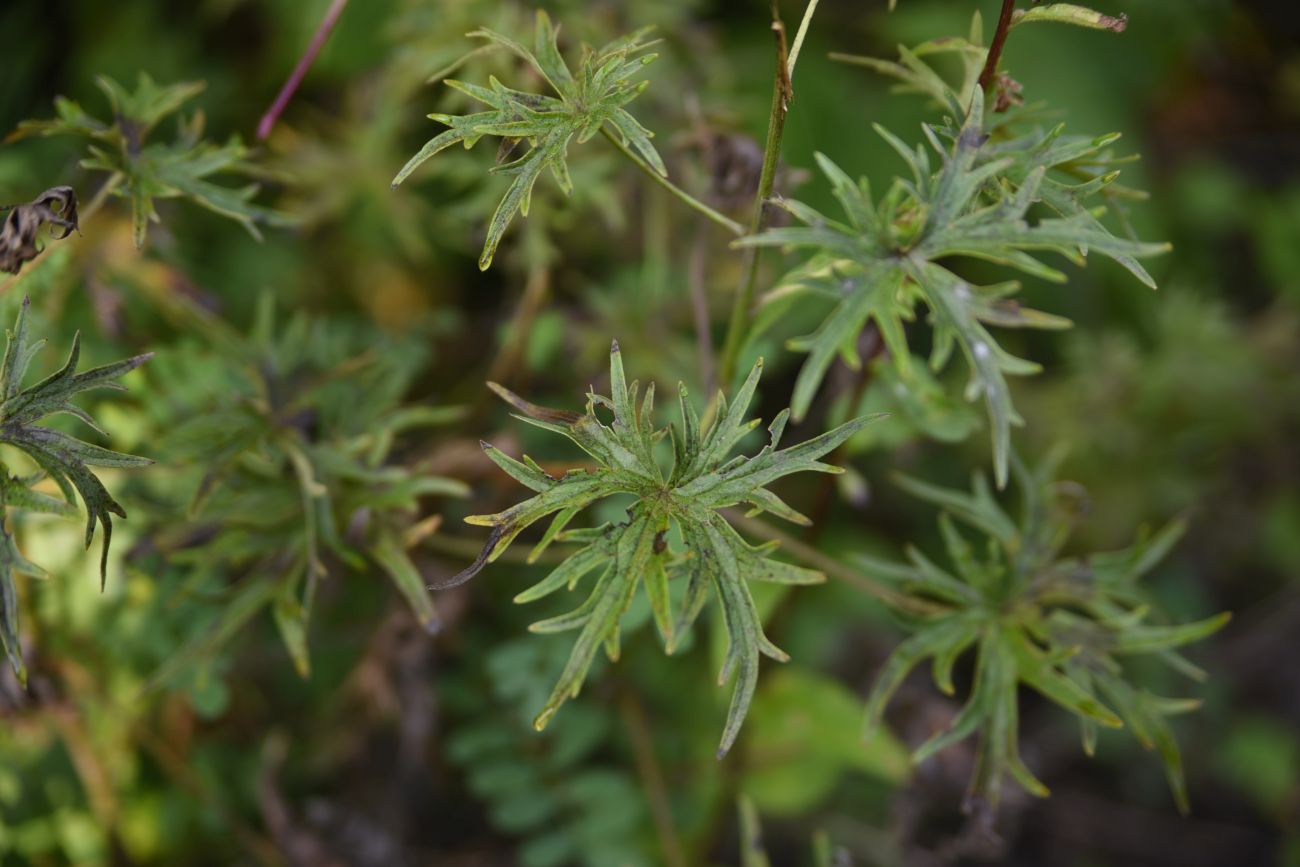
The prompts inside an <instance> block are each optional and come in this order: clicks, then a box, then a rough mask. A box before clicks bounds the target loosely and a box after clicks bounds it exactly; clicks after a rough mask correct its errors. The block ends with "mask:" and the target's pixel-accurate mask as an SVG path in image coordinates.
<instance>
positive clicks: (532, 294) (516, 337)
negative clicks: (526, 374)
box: [485, 266, 551, 393]
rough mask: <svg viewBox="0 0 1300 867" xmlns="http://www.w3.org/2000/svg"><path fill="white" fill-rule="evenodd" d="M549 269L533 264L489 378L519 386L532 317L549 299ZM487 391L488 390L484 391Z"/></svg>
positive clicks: (535, 316) (489, 372) (534, 317)
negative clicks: (520, 362)
mask: <svg viewBox="0 0 1300 867" xmlns="http://www.w3.org/2000/svg"><path fill="white" fill-rule="evenodd" d="M550 276H551V275H550V271H549V270H548V269H547V268H545V267H543V266H537V267H534V268H530V269H529V271H528V279H527V281H526V282H525V283H524V294H523V297H522V298H520V299H519V306H518V307H516V308H515V313H514V316H513V317H512V319H511V321H510V326H509V328H508V329H507V330H506V334H505V339H504V342H503V343H502V345H501V349H500V350H499V351H498V353H497V357H496V361H494V362H492V366H491V367H490V368H489V369H488V379H490V380H492V381H493V382H500V383H505V384H506V385H509V386H511V387H513V388H518V380H517V378H516V371H515V368H516V367H517V366H518V364H519V360H520V359H521V358H522V357H523V355H524V353H525V351H526V350H527V349H528V337H529V333H530V332H531V331H532V327H533V321H534V320H535V319H536V318H537V313H538V311H539V310H541V308H542V304H543V303H544V302H545V301H546V296H547V294H548V293H549V291H550V286H551V280H550ZM485 393H486V392H485Z"/></svg>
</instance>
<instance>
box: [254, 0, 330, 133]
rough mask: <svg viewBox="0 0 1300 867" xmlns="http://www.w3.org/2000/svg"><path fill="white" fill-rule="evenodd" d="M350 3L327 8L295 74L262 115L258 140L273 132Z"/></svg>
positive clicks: (299, 60)
mask: <svg viewBox="0 0 1300 867" xmlns="http://www.w3.org/2000/svg"><path fill="white" fill-rule="evenodd" d="M347 5H348V0H334V2H332V3H330V8H329V9H327V10H325V17H324V18H322V19H321V20H320V25H319V26H318V27H317V28H316V32H315V33H314V34H312V37H311V43H310V44H309V45H308V46H307V50H306V51H304V52H303V55H302V57H300V58H299V59H298V65H297V66H295V67H294V68H293V74H292V75H290V76H289V80H288V81H286V82H285V83H284V87H282V88H280V93H279V94H278V95H277V96H276V97H275V102H273V103H271V107H270V108H269V109H267V110H266V114H264V115H262V120H261V121H260V122H259V123H258V124H257V140H258V141H263V140H265V139H266V137H267V136H269V135H270V134H271V128H272V127H274V126H275V122H276V121H277V120H279V119H280V115H281V114H282V113H283V112H284V109H285V107H286V106H287V105H288V104H289V100H291V99H293V95H294V92H295V91H297V90H298V85H300V84H302V80H303V78H304V77H305V76H306V75H307V70H309V69H311V65H312V63H314V62H315V60H316V55H317V54H320V50H321V48H322V47H323V46H324V45H325V42H326V40H328V39H329V38H330V34H331V33H332V32H334V25H335V24H338V23H339V16H340V15H342V14H343V9H344V7H346V6H347Z"/></svg>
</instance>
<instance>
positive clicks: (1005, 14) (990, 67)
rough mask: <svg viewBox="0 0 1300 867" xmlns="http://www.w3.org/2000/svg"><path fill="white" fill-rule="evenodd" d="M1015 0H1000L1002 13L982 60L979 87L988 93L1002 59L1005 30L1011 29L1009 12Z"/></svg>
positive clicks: (1005, 36) (1012, 10)
mask: <svg viewBox="0 0 1300 867" xmlns="http://www.w3.org/2000/svg"><path fill="white" fill-rule="evenodd" d="M1015 8H1016V0H1002V14H1001V15H999V16H998V29H997V30H996V31H994V33H993V41H992V42H990V43H989V54H988V57H987V58H986V59H985V60H984V69H982V70H981V71H980V87H982V88H984V92H985V93H988V91H989V90H990V89H992V87H993V81H994V79H995V78H996V76H997V74H998V61H999V60H1001V59H1002V48H1003V46H1005V45H1006V42H1007V31H1009V30H1010V29H1011V13H1012V12H1014V11H1015Z"/></svg>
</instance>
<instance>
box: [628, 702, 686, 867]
mask: <svg viewBox="0 0 1300 867" xmlns="http://www.w3.org/2000/svg"><path fill="white" fill-rule="evenodd" d="M619 710H620V712H621V714H622V717H623V724H624V725H625V726H626V727H627V734H628V740H629V741H631V743H632V757H633V759H634V761H635V762H636V770H637V775H638V776H640V777H641V782H642V785H643V787H644V789H645V793H646V800H647V801H649V803H650V817H651V819H653V821H654V824H655V834H656V835H657V836H658V838H659V848H660V850H661V851H662V853H663V856H664V864H666V865H667V867H686V865H687V863H688V862H687V860H686V853H685V851H684V850H683V849H682V840H681V836H680V835H679V834H678V833H677V826H676V825H675V824H674V823H673V811H672V804H671V802H670V800H669V796H668V784H667V782H666V780H665V779H664V772H663V769H662V768H661V767H660V766H659V759H658V757H657V756H656V755H655V744H654V736H653V735H652V734H651V730H650V720H649V718H648V717H647V716H646V711H645V707H644V705H642V704H641V700H640V699H638V698H637V695H636V693H635V692H634V691H633V690H631V689H626V688H625V689H622V690H620V694H619Z"/></svg>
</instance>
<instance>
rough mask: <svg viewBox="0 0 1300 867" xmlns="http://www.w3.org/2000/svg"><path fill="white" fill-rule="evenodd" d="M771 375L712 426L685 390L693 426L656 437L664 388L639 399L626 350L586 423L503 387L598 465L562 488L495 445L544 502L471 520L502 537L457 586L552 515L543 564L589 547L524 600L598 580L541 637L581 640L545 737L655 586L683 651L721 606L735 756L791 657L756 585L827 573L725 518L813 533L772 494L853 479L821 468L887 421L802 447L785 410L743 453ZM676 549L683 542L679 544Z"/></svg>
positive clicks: (612, 652)
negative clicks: (793, 478)
mask: <svg viewBox="0 0 1300 867" xmlns="http://www.w3.org/2000/svg"><path fill="white" fill-rule="evenodd" d="M761 372H762V362H761V360H760V361H759V363H758V364H756V365H755V366H754V368H753V370H752V371H751V372H750V374H749V376H748V378H747V379H746V380H745V382H744V384H743V385H742V386H741V387H740V390H739V391H738V392H737V394H736V395H735V398H734V400H733V401H732V402H730V403H728V402H727V400H726V399H725V397H723V396H722V395H719V396H718V401H717V410H716V413H715V414H714V417H713V419H712V421H711V422H710V423H708V424H703V423H702V422H701V420H700V418H699V416H698V414H697V413H696V410H695V408H694V406H693V405H692V404H691V403H690V401H689V400H688V399H687V393H686V389H685V387H684V386H679V390H678V398H679V406H680V411H681V426H680V428H679V427H677V426H675V425H673V426H669V427H667V428H656V427H655V424H654V419H653V413H654V402H655V389H654V384H653V383H651V384H650V385H649V386H648V387H647V388H646V391H645V396H644V398H643V399H641V400H640V401H638V391H639V387H638V384H637V383H635V382H633V383H632V384H631V386H629V385H628V383H627V380H626V377H625V374H624V372H623V359H622V355H621V353H620V351H619V348H618V344H617V343H615V344H614V346H613V349H612V350H611V353H610V396H609V397H606V396H604V395H598V394H594V393H589V394H588V395H587V407H586V411H585V412H583V413H576V412H571V411H568V410H556V409H548V408H546V407H540V406H536V405H534V404H531V403H529V402H527V401H525V400H523V399H522V398H520V397H518V396H517V395H515V394H513V393H511V392H509V391H507V390H506V389H504V388H502V387H501V386H499V385H495V384H492V387H493V389H494V390H495V391H496V392H497V393H498V394H500V395H501V396H502V397H503V398H504V399H505V400H506V401H507V402H509V403H510V404H511V405H512V406H514V407H515V408H516V409H518V410H519V411H520V414H519V415H517V416H516V417H517V418H519V419H521V420H522V421H526V422H528V423H530V424H533V425H536V426H537V427H540V428H543V429H545V430H549V431H552V432H554V433H558V434H560V435H562V436H564V437H567V438H568V439H569V440H571V441H572V442H573V443H574V444H575V445H577V446H578V447H579V448H580V449H582V450H583V451H584V452H586V454H587V455H588V456H589V457H590V458H591V460H592V461H594V463H595V466H594V468H593V469H586V468H577V469H572V470H569V471H568V472H566V473H565V474H564V475H563V476H562V477H560V478H555V477H553V476H551V475H549V474H548V473H546V472H545V471H544V470H543V469H542V468H541V467H540V466H539V465H538V464H537V463H536V462H534V461H532V460H531V459H529V458H527V457H525V458H524V460H523V461H522V462H520V461H517V460H515V459H514V458H511V457H509V456H507V455H505V454H504V453H502V452H501V451H500V450H499V449H496V448H494V447H492V446H490V445H488V444H486V443H484V445H483V448H484V450H485V451H486V453H487V456H488V457H489V458H491V460H492V461H493V462H494V463H495V464H497V466H499V467H501V469H503V470H505V471H506V472H507V473H508V474H509V475H510V476H511V477H513V478H514V479H515V480H517V481H518V482H520V483H521V484H523V485H525V486H526V487H528V488H530V489H532V490H533V491H535V492H536V495H535V496H533V497H531V498H529V499H527V500H525V501H523V502H522V503H519V504H518V505H515V506H513V507H511V508H509V509H507V510H505V511H503V512H499V513H497V514H493V515H478V516H472V517H470V518H467V519H466V520H467V521H468V522H470V523H473V524H480V525H483V526H488V527H491V528H492V535H491V537H490V539H489V541H488V543H487V546H486V547H485V548H484V550H483V553H482V554H481V555H480V557H479V559H478V561H477V562H476V563H474V564H473V565H472V566H471V567H470V568H468V569H466V570H465V571H464V572H462V573H461V574H460V575H458V576H456V578H455V579H453V583H460V582H463V581H467V580H469V579H470V578H472V577H473V576H474V575H476V574H477V573H478V572H479V571H480V570H481V569H482V568H483V567H484V566H485V565H486V564H487V563H490V562H492V561H493V560H495V559H496V558H497V557H499V556H500V555H501V553H502V552H503V551H505V550H506V548H508V547H509V546H510V544H511V543H512V542H513V541H514V539H515V538H516V537H517V536H518V535H519V533H521V532H522V531H523V530H524V529H525V528H527V527H528V526H530V525H532V524H534V523H536V522H537V521H539V520H541V519H542V518H544V517H546V516H548V515H554V518H553V519H552V521H551V523H550V526H549V527H548V529H547V530H546V532H545V534H544V535H543V537H542V539H541V541H540V542H539V543H538V544H537V546H536V547H535V548H534V549H533V551H532V554H531V555H530V558H533V559H535V558H536V557H537V556H539V555H540V554H541V552H542V551H544V550H545V549H546V548H547V547H548V546H549V545H550V544H551V543H552V542H554V541H563V542H574V543H578V544H580V545H581V547H580V548H579V549H578V550H577V551H576V552H574V553H573V554H571V555H569V556H568V557H567V558H566V559H565V560H564V561H563V563H561V564H560V565H559V566H558V567H556V568H555V569H554V570H553V571H552V572H551V573H550V574H548V575H547V576H546V577H545V578H543V579H542V580H541V581H540V582H539V583H538V584H537V585H535V586H534V587H532V588H530V589H528V590H525V591H524V592H523V593H521V594H519V595H518V596H517V597H516V598H515V601H516V602H531V601H533V600H536V599H540V598H542V597H544V596H547V595H549V594H551V593H554V592H555V591H557V590H559V589H560V588H562V587H568V588H569V589H571V590H572V589H574V588H575V587H576V586H577V585H578V583H579V582H581V581H582V580H583V578H584V576H586V575H588V574H592V573H594V575H595V578H594V583H593V584H592V587H591V591H590V595H589V596H588V598H587V600H586V601H585V602H584V603H583V604H582V605H580V606H579V607H578V608H576V609H574V610H573V611H571V612H569V613H568V614H564V615H561V616H559V617H554V618H551V619H548V620H543V621H541V622H539V623H535V624H533V626H532V627H531V629H532V631H534V632H542V633H550V632H561V631H569V630H577V631H578V638H577V641H576V643H575V644H574V647H573V651H572V654H571V655H570V657H569V662H568V664H567V665H566V666H565V668H564V671H563V672H562V673H561V675H560V678H559V681H558V683H556V685H555V689H554V690H553V691H552V693H551V696H550V698H549V699H548V700H547V702H546V705H545V706H544V707H543V708H542V710H541V712H540V713H539V714H538V716H537V719H536V723H535V724H536V726H537V727H538V728H542V727H543V726H545V724H546V722H547V720H549V719H550V717H551V716H552V715H553V714H554V713H555V712H556V710H558V708H559V706H560V705H561V704H562V703H563V702H564V701H565V700H566V699H568V698H570V697H572V696H576V695H577V694H578V691H579V690H580V689H581V687H582V684H583V681H584V679H585V678H586V675H587V671H588V669H589V668H590V666H591V664H592V660H593V659H594V657H595V655H596V653H597V651H598V650H599V649H600V648H601V647H602V645H603V647H604V649H605V652H606V654H607V655H608V656H609V658H610V659H617V657H618V653H619V634H620V621H621V619H622V617H623V615H624V614H625V613H626V612H627V610H628V607H629V606H630V605H631V603H632V600H633V597H634V596H635V595H636V593H637V588H638V586H644V588H645V592H646V595H647V596H648V597H649V602H650V606H651V609H652V611H653V614H654V620H655V624H656V625H657V627H658V629H659V633H660V635H661V636H662V638H663V641H664V644H665V647H666V649H667V650H668V652H669V653H671V652H672V651H673V649H674V648H675V647H676V646H677V642H678V640H679V638H680V637H681V636H682V635H683V634H684V633H685V632H686V631H687V630H688V629H689V628H690V626H691V625H692V624H693V623H694V621H695V620H696V618H697V617H698V616H699V614H700V612H701V610H702V609H703V607H704V605H705V603H706V602H707V601H708V599H709V597H710V595H712V596H713V597H714V598H716V600H717V602H718V605H719V608H720V610H721V615H722V620H723V624H724V626H725V628H726V632H727V638H728V650H727V655H726V661H725V663H724V665H723V667H722V672H721V675H720V678H719V680H720V682H721V683H725V682H726V681H727V679H728V677H729V676H730V675H731V674H732V673H733V672H734V673H736V675H737V682H736V687H735V690H734V692H733V695H732V700H731V707H730V710H729V712H728V715H727V722H726V725H725V728H724V730H723V735H722V743H721V746H720V749H719V754H722V753H725V752H726V751H727V750H728V749H729V748H730V747H731V745H732V743H733V742H734V741H735V738H736V735H737V734H738V733H739V730H740V725H741V723H742V721H743V720H744V717H745V713H746V711H747V710H748V708H749V704H750V701H751V699H752V698H753V695H754V688H755V686H756V684H757V682H758V660H759V656H760V655H765V656H768V657H771V658H773V659H777V660H785V659H787V656H786V654H785V653H784V652H783V651H781V649H780V648H778V647H776V646H775V645H774V644H772V643H771V642H770V641H769V640H768V639H767V637H766V636H765V635H764V634H763V628H762V623H761V622H760V620H759V616H758V612H757V610H756V608H755V606H754V600H753V597H752V596H751V594H750V591H749V587H748V582H749V581H771V582H777V583H782V584H811V583H815V582H819V581H822V580H824V576H823V575H822V573H820V572H816V571H813V570H810V569H804V568H801V567H798V566H793V565H791V564H788V563H784V562H781V561H779V560H776V559H773V558H772V557H771V556H769V555H770V554H771V553H772V552H773V549H774V548H775V544H774V543H772V544H767V545H760V546H754V545H751V544H749V543H748V542H747V541H745V539H744V538H742V537H741V535H740V534H739V533H738V532H737V531H736V529H735V528H734V527H733V526H732V525H731V524H730V523H729V522H728V521H727V519H726V517H725V516H724V513H723V510H725V509H727V508H729V507H732V506H735V505H738V504H740V503H745V504H747V505H749V506H750V507H751V508H752V509H753V511H754V512H755V513H757V512H770V513H771V514H773V515H776V516H778V517H780V518H783V519H785V520H788V521H793V522H795V523H798V524H808V523H809V521H808V519H807V518H806V517H804V516H803V515H801V514H799V513H798V512H796V511H795V510H794V509H792V508H790V506H788V505H787V504H786V503H784V502H783V501H782V500H781V499H780V498H779V497H778V496H777V495H776V494H774V493H772V492H771V491H770V490H768V488H767V486H768V485H770V484H771V483H772V482H774V481H776V480H778V479H780V478H782V477H784V476H788V475H791V474H793V473H799V472H827V473H834V472H840V470H838V469H837V468H836V467H833V466H830V465H828V464H825V463H821V462H820V461H818V458H820V457H822V456H824V455H826V454H827V453H828V452H830V451H831V450H832V449H834V448H835V447H836V446H838V445H839V444H840V443H842V442H844V440H846V439H847V438H848V437H850V436H852V435H853V434H854V433H855V432H856V431H858V430H860V429H861V428H862V427H863V426H864V425H866V424H867V423H868V422H870V421H872V420H873V418H871V417H863V418H858V419H855V420H853V421H850V422H848V423H846V424H843V425H841V426H839V427H837V428H835V429H834V430H831V431H829V432H827V433H824V434H822V435H821V436H818V437H814V438H813V439H810V440H808V441H806V442H803V443H800V444H799V445H795V446H790V447H788V448H779V443H780V439H781V434H782V432H783V431H784V429H785V425H786V421H787V419H788V418H789V411H788V410H785V411H782V412H781V413H780V414H779V415H777V417H776V418H775V419H774V420H773V421H772V423H771V425H770V426H769V427H768V433H769V437H770V441H769V444H768V445H766V446H764V447H763V449H762V450H761V451H759V452H758V453H757V454H755V455H752V456H746V455H735V456H732V452H733V451H734V450H735V448H736V447H737V446H738V445H739V444H740V442H741V440H742V439H743V438H744V437H745V436H746V434H748V433H749V432H750V431H752V430H754V428H755V427H757V426H758V424H759V420H758V419H753V420H746V414H747V413H748V411H749V405H750V403H751V401H752V400H753V397H754V393H755V390H756V389H757V387H758V380H759V376H760V374H761ZM598 410H603V411H607V412H609V413H611V414H612V419H611V421H610V422H609V423H608V424H607V423H605V422H604V421H602V420H601V418H600V417H599V416H598V414H597V411H598ZM665 437H670V438H671V442H672V462H671V466H670V467H668V468H665V467H664V466H663V464H662V463H661V461H660V460H659V459H658V458H657V456H656V446H657V444H658V443H659V442H660V441H661V440H663V439H664V438H665ZM622 494H630V495H631V496H632V497H634V498H635V502H634V503H633V504H632V505H631V506H630V507H629V508H628V509H627V519H626V520H625V521H623V522H621V523H617V524H604V525H601V526H599V527H594V528H589V529H579V530H570V529H567V527H568V525H569V523H570V522H571V521H572V520H573V519H574V518H575V517H576V516H577V515H578V514H579V513H580V512H582V511H583V510H584V509H586V508H587V507H588V506H591V505H592V504H594V503H596V502H598V501H600V500H603V499H605V498H607V497H611V496H616V495H622ZM674 539H676V540H678V541H679V543H680V544H674V542H673V540H674ZM678 580H680V582H681V583H683V584H685V590H684V591H683V592H682V594H681V599H680V602H679V603H677V604H676V605H674V601H673V599H672V594H671V593H670V587H671V586H672V584H673V583H674V581H678Z"/></svg>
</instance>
